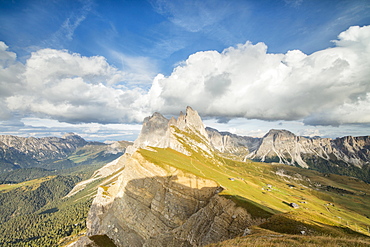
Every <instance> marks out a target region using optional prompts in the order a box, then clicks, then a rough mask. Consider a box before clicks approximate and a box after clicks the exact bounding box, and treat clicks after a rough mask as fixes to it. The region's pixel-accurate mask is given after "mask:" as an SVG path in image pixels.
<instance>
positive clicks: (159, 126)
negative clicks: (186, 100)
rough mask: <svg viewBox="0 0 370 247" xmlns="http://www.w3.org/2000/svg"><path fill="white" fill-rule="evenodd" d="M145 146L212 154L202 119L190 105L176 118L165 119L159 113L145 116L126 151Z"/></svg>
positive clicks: (187, 152) (186, 152)
mask: <svg viewBox="0 0 370 247" xmlns="http://www.w3.org/2000/svg"><path fill="white" fill-rule="evenodd" d="M146 147H159V148H171V149H173V150H176V151H178V152H180V153H184V154H186V155H190V154H191V150H192V149H195V150H198V149H202V150H203V151H204V152H206V153H208V154H209V155H211V154H212V147H211V145H210V141H209V138H208V134H207V132H206V130H205V127H204V124H203V122H202V119H201V118H200V116H199V115H198V112H197V111H195V110H193V109H192V108H191V107H190V106H188V107H187V108H186V114H183V113H182V112H181V113H180V116H179V117H178V119H177V120H176V119H175V118H171V119H167V118H165V117H164V116H162V115H161V114H160V113H154V114H153V115H152V116H151V117H146V118H145V119H144V123H143V127H142V129H141V132H140V135H139V137H138V138H137V139H136V140H135V142H134V145H133V147H132V148H130V149H129V150H128V152H129V153H133V152H134V151H135V150H136V149H138V148H146Z"/></svg>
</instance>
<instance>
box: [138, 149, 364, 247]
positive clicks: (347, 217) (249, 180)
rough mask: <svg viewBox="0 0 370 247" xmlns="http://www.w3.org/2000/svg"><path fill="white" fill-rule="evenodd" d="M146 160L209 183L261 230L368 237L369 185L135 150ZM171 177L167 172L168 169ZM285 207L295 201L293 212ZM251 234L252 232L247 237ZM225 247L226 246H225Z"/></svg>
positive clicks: (306, 172)
mask: <svg viewBox="0 0 370 247" xmlns="http://www.w3.org/2000/svg"><path fill="white" fill-rule="evenodd" d="M139 152H140V153H141V155H143V156H144V157H145V158H146V159H147V160H148V161H150V162H152V163H154V164H156V165H158V166H161V167H163V168H165V169H166V168H167V167H168V166H172V167H176V168H178V169H181V170H183V171H185V172H189V173H192V174H195V175H197V176H200V177H203V178H207V179H211V180H214V181H216V182H217V183H219V184H220V185H221V186H222V187H223V188H224V191H223V192H221V193H220V195H222V196H225V197H228V198H230V199H232V200H233V201H235V202H236V203H237V204H238V205H239V206H242V207H244V208H246V209H247V210H248V211H249V213H250V214H252V216H254V217H255V218H256V219H260V220H256V222H264V223H262V224H260V228H265V229H269V230H272V231H274V232H276V233H285V234H300V235H302V233H303V234H304V235H306V236H307V235H323V234H324V235H328V236H335V237H350V238H357V237H365V238H366V236H369V235H370V232H369V227H370V219H369V218H368V217H370V197H369V194H370V186H369V184H366V183H364V182H362V181H360V180H358V179H354V178H350V177H345V176H338V175H327V174H321V173H319V172H316V171H312V170H307V169H300V168H297V167H292V166H286V165H271V164H265V163H257V162H252V161H247V162H242V161H234V160H231V159H228V158H226V157H222V156H221V154H215V155H214V158H209V156H207V155H203V154H202V152H193V154H192V155H191V156H186V155H184V154H182V153H179V152H176V151H174V150H172V149H161V148H152V150H146V149H141V150H139ZM167 170H168V171H169V173H170V171H171V169H167ZM290 203H296V204H297V205H299V208H297V209H294V208H292V207H291V206H290ZM252 235H253V234H252ZM225 246H226V245H225Z"/></svg>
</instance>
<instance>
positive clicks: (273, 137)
mask: <svg viewBox="0 0 370 247" xmlns="http://www.w3.org/2000/svg"><path fill="white" fill-rule="evenodd" d="M207 133H208V136H209V138H210V141H211V144H212V146H213V147H214V148H215V149H216V150H218V151H220V152H226V153H233V154H237V155H242V156H243V155H244V160H245V159H252V160H254V161H261V162H268V163H282V164H287V165H293V166H298V167H302V168H309V169H314V170H318V171H320V172H325V173H336V174H341V175H348V176H353V177H358V178H360V179H362V180H364V181H366V182H370V136H360V137H352V136H346V137H341V138H337V139H330V138H320V137H314V138H309V137H303V136H296V135H295V134H293V133H292V132H289V131H287V130H275V129H272V130H270V131H269V132H268V133H267V134H266V135H265V136H264V137H262V138H252V137H244V136H237V135H234V134H231V133H228V132H218V131H217V130H215V129H211V128H207Z"/></svg>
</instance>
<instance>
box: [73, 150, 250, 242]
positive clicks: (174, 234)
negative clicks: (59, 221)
mask: <svg viewBox="0 0 370 247" xmlns="http://www.w3.org/2000/svg"><path fill="white" fill-rule="evenodd" d="M220 191H222V188H221V187H220V186H219V185H218V184H217V183H216V182H214V181H212V180H207V179H203V178H199V177H197V176H195V175H192V174H189V173H185V172H183V171H181V170H178V169H175V168H173V167H166V168H162V167H159V166H157V165H155V164H153V163H151V162H149V161H147V160H145V159H144V158H143V157H142V156H141V155H140V153H139V152H135V153H134V154H132V155H131V156H127V157H126V160H125V168H124V169H123V171H122V173H121V174H120V176H119V177H118V178H117V179H116V180H115V181H111V182H110V183H109V184H106V185H105V186H101V187H100V188H99V191H98V195H97V197H96V198H95V200H94V202H93V205H92V207H91V210H90V213H89V217H88V220H87V225H88V229H89V231H88V234H87V235H88V236H89V237H91V238H92V237H93V236H103V235H106V236H108V237H109V238H110V239H111V240H112V241H113V242H114V243H115V245H117V246H130V247H134V246H203V245H206V244H209V243H214V242H218V241H222V240H225V239H229V238H232V237H235V236H237V235H240V234H242V233H243V231H244V230H245V228H247V227H248V226H249V225H250V223H251V220H250V219H251V218H250V215H249V214H248V213H247V211H246V210H245V209H242V208H240V207H237V206H236V205H235V204H234V203H233V202H232V201H231V200H228V199H225V198H223V197H220V196H218V193H219V192H220ZM75 246H79V245H78V244H76V245H75ZM81 246H83V245H81Z"/></svg>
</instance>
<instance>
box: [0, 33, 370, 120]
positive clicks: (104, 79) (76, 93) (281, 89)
mask: <svg viewBox="0 0 370 247" xmlns="http://www.w3.org/2000/svg"><path fill="white" fill-rule="evenodd" d="M333 42H334V44H335V47H332V48H328V49H325V50H321V51H317V52H315V53H313V54H304V53H303V52H301V51H299V50H292V51H288V52H287V53H286V54H272V53H268V52H267V50H268V48H267V46H266V45H265V44H264V43H257V44H252V43H250V42H246V43H245V44H240V45H237V46H235V47H230V48H227V49H225V50H224V51H223V52H221V53H220V52H217V51H204V52H198V53H195V54H192V55H190V56H189V58H188V59H187V60H186V61H184V62H182V63H180V64H181V65H179V66H178V67H176V68H175V69H174V70H173V72H172V74H171V75H170V76H168V77H166V76H164V75H161V74H159V75H157V76H156V77H155V79H154V80H153V83H152V85H151V88H150V90H149V91H148V90H145V89H143V87H142V83H140V82H136V83H135V82H132V83H130V82H128V81H127V79H128V78H130V74H129V73H128V72H127V71H122V70H119V69H117V68H115V67H113V66H111V65H110V64H109V63H108V62H107V61H106V59H105V58H104V57H101V56H93V57H85V56H81V55H80V54H75V53H70V52H68V51H65V50H55V49H41V50H38V51H36V52H33V53H32V54H31V56H30V58H29V59H28V60H27V61H26V63H24V64H23V63H20V62H18V61H17V58H16V54H15V53H13V52H11V51H9V50H8V47H7V45H6V44H5V43H3V42H0V120H6V119H12V118H14V117H18V118H27V117H35V118H41V119H45V118H47V119H55V120H58V121H62V122H69V123H92V122H95V123H104V124H106V123H130V122H131V123H132V122H139V121H141V120H142V119H143V118H144V117H145V116H147V115H150V114H152V113H153V112H154V111H159V112H161V113H162V114H169V115H170V114H174V115H177V114H178V112H179V111H180V110H184V108H185V107H186V106H187V105H190V106H192V107H193V108H194V109H196V110H197V111H198V112H199V113H200V114H201V115H202V117H218V118H220V119H221V118H222V119H232V118H236V117H239V118H248V119H259V120H268V121H273V120H286V121H292V120H297V121H303V122H304V123H305V124H308V125H333V126H335V125H341V124H369V123H370V117H369V116H370V115H369V114H368V113H369V112H370V69H369V68H370V26H364V27H356V26H355V27H351V28H349V29H348V30H346V31H344V32H342V33H341V34H339V36H338V40H336V41H333ZM139 81H140V80H139Z"/></svg>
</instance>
